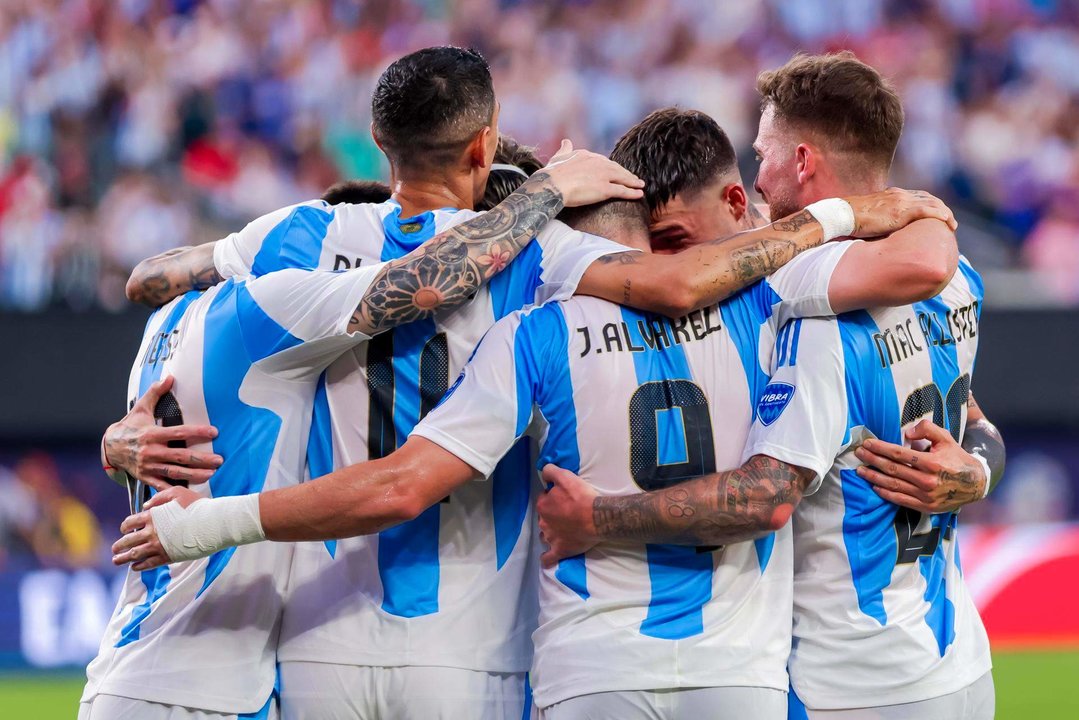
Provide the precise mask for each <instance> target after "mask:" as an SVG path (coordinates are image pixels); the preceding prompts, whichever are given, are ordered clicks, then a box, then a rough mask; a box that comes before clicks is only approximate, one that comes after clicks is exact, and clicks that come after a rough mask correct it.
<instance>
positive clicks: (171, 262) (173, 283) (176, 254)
mask: <svg viewBox="0 0 1079 720" xmlns="http://www.w3.org/2000/svg"><path fill="white" fill-rule="evenodd" d="M215 245H217V243H216V242H212V243H206V244H204V245H195V246H191V247H181V248H173V249H172V250H166V251H165V252H163V253H161V254H160V255H154V256H153V257H151V258H147V259H145V260H143V261H142V262H140V263H139V264H138V265H136V266H135V269H134V270H132V271H131V277H130V278H128V280H127V288H126V291H127V299H128V300H130V301H131V302H135V303H141V304H143V305H149V306H150V307H161V306H162V305H164V304H165V303H167V302H169V301H170V300H172V299H173V298H175V297H176V296H178V295H182V294H184V293H185V292H188V291H189V290H205V289H206V288H209V287H213V286H214V285H216V284H217V283H219V282H221V274H220V273H219V272H218V271H217V267H216V266H215V265H214V246H215Z"/></svg>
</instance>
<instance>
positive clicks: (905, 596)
mask: <svg viewBox="0 0 1079 720" xmlns="http://www.w3.org/2000/svg"><path fill="white" fill-rule="evenodd" d="M982 294H983V293H982V285H981V280H980V278H979V277H978V275H977V273H975V271H974V270H973V269H972V268H971V267H970V266H969V265H968V264H967V263H966V261H965V260H961V262H960V270H959V271H957V272H956V275H955V277H954V278H953V280H952V282H951V283H950V284H949V285H948V286H947V288H946V289H945V290H944V291H943V292H942V293H941V294H940V295H939V296H937V297H935V298H933V299H930V300H928V301H925V302H921V303H917V304H915V305H913V306H907V307H902V308H890V309H880V310H873V311H863V312H855V313H849V314H846V315H842V316H840V317H839V318H838V322H837V323H835V324H834V330H832V329H829V330H828V331H827V337H826V339H825V340H824V345H825V346H827V352H828V353H831V354H833V355H834V359H833V358H832V357H831V356H829V358H828V362H833V360H834V364H836V365H838V366H839V367H840V368H842V382H843V383H844V386H845V387H844V388H843V390H842V391H841V392H840V393H839V396H840V398H842V399H844V400H845V413H846V418H847V422H846V433H845V436H844V437H843V438H842V442H841V447H842V450H841V452H840V453H839V455H838V457H837V458H836V461H835V465H834V466H833V467H832V469H831V470H830V471H829V473H828V474H827V476H826V477H825V478H824V481H823V484H822V485H821V488H820V490H819V491H818V492H817V493H815V494H813V495H811V496H809V497H807V498H806V499H805V500H804V501H803V502H802V503H801V505H800V506H799V508H798V510H797V512H796V513H795V516H794V520H793V525H794V531H795V596H794V597H795V624H794V636H795V647H794V652H793V654H792V656H791V663H790V671H791V680H792V683H793V685H794V689H795V690H796V692H797V693H798V695H799V696H800V697H801V699H802V700H803V701H804V702H805V703H806V704H807V705H808V706H810V707H813V708H819V709H828V708H849V707H864V706H876V705H882V704H896V703H905V702H912V701H917V700H924V699H927V698H929V697H934V696H937V695H944V694H947V693H950V692H954V691H955V690H958V689H960V688H962V687H965V686H966V685H969V684H970V683H971V682H973V681H974V680H976V679H977V678H978V677H980V676H981V675H983V674H984V673H985V672H987V671H988V670H989V666H990V665H989V663H990V660H989V651H988V642H987V640H986V636H985V631H984V628H983V626H982V624H981V620H980V618H979V617H978V613H977V610H976V609H975V607H974V604H973V602H972V600H971V599H970V596H969V594H968V592H967V589H966V587H965V585H964V583H963V580H962V570H961V566H960V561H959V548H958V529H957V516H956V514H954V513H942V514H937V515H923V514H920V513H918V512H915V511H912V510H908V509H905V508H900V507H898V506H896V505H893V504H891V503H889V502H887V501H885V500H883V499H882V498H881V497H879V496H878V495H877V494H876V493H875V492H873V490H872V488H871V486H870V485H869V484H868V483H867V482H866V481H864V480H862V479H861V478H860V477H858V475H857V474H856V473H855V468H856V467H858V465H860V461H859V460H858V458H857V457H856V456H855V455H854V451H855V450H856V449H857V447H858V446H859V445H860V444H861V442H862V441H863V440H864V439H866V438H870V437H875V438H880V439H882V440H885V441H888V442H892V443H903V442H904V437H903V429H905V428H909V427H912V426H913V425H914V424H915V423H916V422H917V421H919V420H921V419H923V418H924V419H929V420H932V421H933V422H935V423H936V424H937V425H940V426H942V427H945V428H947V429H948V430H949V431H950V432H951V434H952V436H953V437H955V438H956V439H957V440H959V439H961V438H962V434H963V431H964V428H965V424H966V413H967V400H968V394H969V390H970V383H971V375H972V373H973V369H974V359H975V354H976V351H977V344H978V319H979V317H980V313H981V301H982ZM807 322H809V321H807ZM817 322H819V321H817ZM817 330H818V328H816V327H814V329H813V334H814V336H815V334H816V332H817ZM821 349H822V348H812V347H809V346H807V345H806V344H804V343H803V345H802V348H801V350H800V351H799V353H800V354H801V355H802V357H803V358H804V357H805V356H806V354H807V353H810V352H817V351H821ZM797 391H798V390H797V389H796V390H794V392H797ZM842 410H844V408H840V411H841V414H842Z"/></svg>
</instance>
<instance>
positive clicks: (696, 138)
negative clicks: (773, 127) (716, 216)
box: [611, 107, 737, 214]
mask: <svg viewBox="0 0 1079 720" xmlns="http://www.w3.org/2000/svg"><path fill="white" fill-rule="evenodd" d="M611 159H612V160H614V161H615V162H616V163H618V164H619V165H621V166H622V167H624V168H625V169H627V170H629V171H630V172H631V173H633V174H634V175H636V176H637V177H639V178H641V179H642V180H644V199H645V202H646V203H647V205H648V209H649V211H650V212H652V213H653V214H655V213H656V212H657V211H658V210H660V209H662V208H663V206H664V205H666V204H667V202H668V201H669V200H670V199H671V198H673V197H674V196H676V195H680V194H681V193H685V192H693V191H695V190H700V189H702V188H703V187H705V186H707V185H709V184H711V183H712V182H714V181H715V180H716V179H717V178H719V177H720V176H721V175H723V174H725V173H727V172H730V171H731V170H734V169H735V167H736V163H737V156H736V155H735V152H734V146H733V145H732V144H731V141H730V138H728V137H727V133H725V132H723V128H721V127H720V126H719V123H717V122H716V121H715V120H713V119H712V118H711V117H710V116H708V115H706V114H705V113H702V112H700V111H698V110H683V109H681V108H676V107H669V108H663V109H661V110H656V111H655V112H653V113H652V114H650V115H649V116H648V117H646V118H645V119H644V120H641V121H640V122H639V123H637V124H636V125H634V126H633V127H631V128H630V129H629V130H628V131H626V134H625V135H623V136H622V137H621V138H619V140H618V143H617V144H616V145H615V146H614V151H612V152H611Z"/></svg>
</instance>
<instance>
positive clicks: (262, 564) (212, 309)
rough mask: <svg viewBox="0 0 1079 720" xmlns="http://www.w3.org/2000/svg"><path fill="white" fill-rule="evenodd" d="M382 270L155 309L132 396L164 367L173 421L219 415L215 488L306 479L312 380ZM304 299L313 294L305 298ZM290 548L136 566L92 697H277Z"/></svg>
mask: <svg viewBox="0 0 1079 720" xmlns="http://www.w3.org/2000/svg"><path fill="white" fill-rule="evenodd" d="M375 271H376V269H375V268H372V269H371V271H360V272H357V273H342V274H333V273H310V272H304V271H300V270H288V271H286V272H283V273H276V274H274V275H273V276H267V277H266V278H261V279H258V280H254V279H250V280H238V279H230V280H228V281H226V282H224V283H221V284H219V285H217V286H215V287H213V288H211V289H209V290H207V291H206V292H205V293H198V292H190V293H187V294H186V295H183V296H181V297H179V298H176V299H175V300H173V301H172V302H171V303H169V304H167V305H165V306H164V307H162V308H161V309H159V310H158V311H157V312H155V313H154V314H153V315H152V316H151V318H150V320H149V322H148V323H147V326H146V330H145V332H144V336H143V341H142V344H141V347H140V349H139V353H138V355H137V357H136V360H135V363H134V365H133V367H132V370H131V375H130V379H129V387H128V395H129V402H131V403H133V402H134V401H135V399H136V398H138V397H139V396H140V395H142V394H143V393H145V392H146V390H147V389H148V388H149V386H150V385H151V384H152V383H153V382H155V381H156V380H158V379H160V378H161V377H162V376H164V375H166V374H168V375H172V376H173V377H174V378H175V383H174V386H173V390H172V392H171V393H169V395H167V396H166V397H165V398H164V399H163V401H162V402H161V403H160V404H159V406H158V411H159V414H160V415H161V421H162V422H163V423H165V424H177V423H194V424H209V425H213V426H215V427H216V428H217V430H218V436H217V437H216V438H215V439H214V440H213V441H212V443H208V444H207V447H205V448H200V449H206V450H212V451H213V452H216V453H217V454H220V455H221V456H222V457H223V458H224V463H223V464H222V466H221V467H220V468H219V469H218V470H217V471H216V472H215V473H214V475H213V476H212V478H211V479H210V481H209V482H208V483H206V484H203V485H196V486H193V487H192V489H193V490H195V491H196V492H199V493H200V494H203V495H206V496H225V495H242V494H247V493H254V492H259V491H260V490H263V489H273V488H278V487H283V486H285V485H287V484H290V483H295V482H297V481H299V480H300V479H301V478H302V474H303V467H304V449H305V445H306V439H307V436H308V428H309V424H310V417H311V408H312V403H313V397H314V391H315V381H316V380H317V377H318V374H319V372H320V371H321V369H322V368H324V367H325V366H326V365H327V364H328V363H329V361H330V360H331V359H332V358H333V357H335V356H337V355H339V354H340V353H341V352H342V351H343V350H344V349H345V348H346V347H348V345H350V344H351V343H353V342H357V341H359V340H362V339H363V336H361V335H353V336H349V334H348V331H347V323H348V318H349V316H350V315H351V312H350V311H349V310H348V306H349V303H351V304H352V308H353V309H354V308H355V306H356V304H357V303H358V301H359V298H360V297H361V296H362V294H363V292H364V291H365V290H366V287H367V285H368V284H369V281H370V279H371V277H373V275H374V273H375ZM300 300H303V302H300ZM290 562H291V546H287V545H278V544H274V543H259V544H256V545H250V546H245V547H242V548H232V549H229V550H225V551H223V552H220V553H217V554H215V555H213V556H211V557H209V558H206V559H202V560H196V561H190V562H181V563H173V564H170V565H168V566H166V567H161V568H156V569H154V570H149V571H145V572H142V573H136V572H129V573H128V577H127V579H126V581H125V584H124V589H123V592H122V596H121V599H120V603H119V607H118V609H117V612H116V613H115V614H114V616H113V618H112V621H111V622H110V625H109V628H108V630H107V631H106V635H105V638H104V639H103V641H102V646H101V651H100V654H99V655H98V657H97V658H96V659H95V660H94V662H93V663H91V665H90V667H89V668H88V669H87V675H88V679H89V681H88V684H87V688H86V691H85V693H84V696H83V699H84V700H89V699H91V698H92V697H93V696H94V695H95V694H97V693H103V694H110V695H119V696H123V697H129V698H137V699H143V700H149V701H153V702H160V703H165V704H174V705H182V706H186V707H196V708H202V709H208V710H216V711H220V712H226V713H228V712H232V713H235V712H255V711H257V710H259V709H260V708H261V707H262V706H263V705H264V704H265V703H266V702H267V699H268V698H269V696H270V691H271V689H272V688H273V685H274V681H275V677H274V649H275V645H276V638H277V630H278V626H279V620H280V610H281V603H282V596H283V594H284V589H285V584H286V581H287V575H288V568H289V565H290Z"/></svg>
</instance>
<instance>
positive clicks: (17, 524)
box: [0, 453, 103, 567]
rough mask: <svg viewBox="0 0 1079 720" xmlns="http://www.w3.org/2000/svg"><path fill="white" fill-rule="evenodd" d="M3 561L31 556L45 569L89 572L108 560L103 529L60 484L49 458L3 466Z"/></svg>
mask: <svg viewBox="0 0 1079 720" xmlns="http://www.w3.org/2000/svg"><path fill="white" fill-rule="evenodd" d="M0 498H2V500H0V557H3V556H4V555H7V554H20V553H21V554H23V555H26V554H28V553H29V554H32V555H33V556H34V557H35V558H36V559H37V561H38V562H40V563H41V564H43V565H46V566H62V567H90V566H97V565H99V564H100V563H101V561H102V560H103V558H102V552H103V545H102V540H101V530H100V527H99V526H98V522H97V519H96V518H95V517H94V513H93V512H91V510H90V508H88V507H87V506H86V504H85V503H83V502H82V501H81V500H79V499H77V498H75V497H74V496H73V495H71V494H70V493H69V492H68V491H67V490H66V489H65V488H64V486H63V485H62V484H61V482H60V475H59V472H58V470H57V467H56V463H55V462H54V461H53V460H52V458H51V457H49V456H48V455H46V454H44V453H31V454H29V455H27V456H25V457H24V458H22V459H21V460H20V461H19V462H18V463H17V464H16V465H15V468H14V470H13V471H10V472H9V471H7V470H6V469H4V468H2V467H0Z"/></svg>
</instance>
